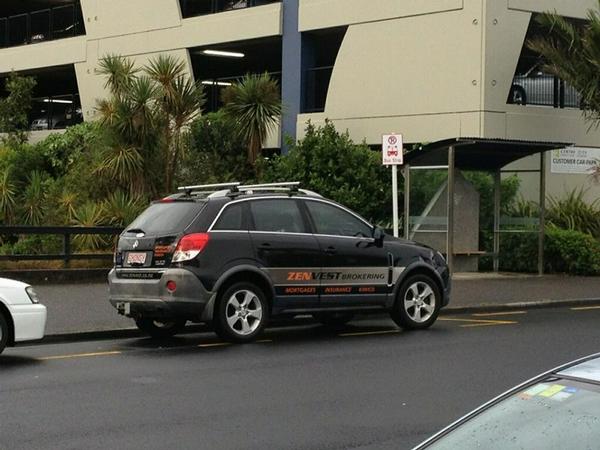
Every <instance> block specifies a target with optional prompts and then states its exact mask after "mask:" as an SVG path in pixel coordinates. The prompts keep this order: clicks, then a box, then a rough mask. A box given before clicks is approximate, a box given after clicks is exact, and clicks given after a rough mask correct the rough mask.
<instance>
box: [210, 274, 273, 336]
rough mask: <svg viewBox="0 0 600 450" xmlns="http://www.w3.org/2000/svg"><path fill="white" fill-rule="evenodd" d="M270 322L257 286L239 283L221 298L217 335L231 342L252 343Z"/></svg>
mask: <svg viewBox="0 0 600 450" xmlns="http://www.w3.org/2000/svg"><path fill="white" fill-rule="evenodd" d="M268 319H269V305H268V303H267V298H266V296H265V294H264V292H263V291H262V290H261V289H260V288H259V287H258V286H256V285H254V284H253V283H246V282H240V283H235V284H233V285H232V286H230V287H229V288H227V289H226V290H225V291H224V292H223V294H222V295H221V296H220V297H219V302H218V305H217V308H216V311H215V319H214V322H215V331H216V332H217V334H218V335H219V336H221V337H222V338H223V339H225V340H228V341H233V342H240V343H244V342H250V341H252V340H254V339H255V338H256V336H258V335H259V334H260V333H261V332H262V330H263V329H264V327H265V325H266V324H267V321H268Z"/></svg>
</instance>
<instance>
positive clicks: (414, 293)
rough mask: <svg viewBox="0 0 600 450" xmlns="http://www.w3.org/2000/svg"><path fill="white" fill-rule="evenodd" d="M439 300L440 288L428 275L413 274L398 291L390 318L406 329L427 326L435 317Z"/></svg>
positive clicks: (438, 309)
mask: <svg viewBox="0 0 600 450" xmlns="http://www.w3.org/2000/svg"><path fill="white" fill-rule="evenodd" d="M441 302H442V295H441V292H440V288H439V287H438V285H437V283H436V282H435V281H434V280H433V279H432V278H431V277H430V276H428V275H424V274H417V275H413V276H411V277H408V279H407V280H406V281H404V283H403V284H402V287H401V288H400V292H398V297H397V298H396V302H395V304H394V308H393V310H392V319H393V320H394V322H396V323H397V324H398V325H399V326H400V327H402V328H405V329H407V330H417V329H423V328H428V327H430V326H431V325H432V324H433V322H435V320H436V319H437V316H438V314H439V312H440V307H441Z"/></svg>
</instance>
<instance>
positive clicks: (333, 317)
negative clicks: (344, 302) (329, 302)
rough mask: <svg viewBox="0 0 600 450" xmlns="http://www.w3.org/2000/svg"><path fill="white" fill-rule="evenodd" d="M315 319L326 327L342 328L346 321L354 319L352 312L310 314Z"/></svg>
mask: <svg viewBox="0 0 600 450" xmlns="http://www.w3.org/2000/svg"><path fill="white" fill-rule="evenodd" d="M312 316H313V317H314V318H315V320H316V321H317V322H319V323H321V324H323V325H325V326H326V327H328V328H333V329H337V328H343V327H344V326H345V325H346V324H347V323H348V322H350V321H351V320H352V319H354V314H353V313H350V312H337V313H327V312H319V313H313V315H312Z"/></svg>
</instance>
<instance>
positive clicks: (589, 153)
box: [551, 147, 600, 174]
mask: <svg viewBox="0 0 600 450" xmlns="http://www.w3.org/2000/svg"><path fill="white" fill-rule="evenodd" d="M599 164H600V149H597V148H584V147H569V148H564V149H562V150H552V153H551V170H552V173H572V174H589V173H591V172H592V170H593V169H594V167H596V166H597V165H599Z"/></svg>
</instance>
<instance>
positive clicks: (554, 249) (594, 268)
mask: <svg viewBox="0 0 600 450" xmlns="http://www.w3.org/2000/svg"><path fill="white" fill-rule="evenodd" d="M547 236H548V238H547V240H546V243H545V246H544V248H545V252H546V254H545V258H546V268H547V270H548V272H556V273H568V274H572V275H598V274H600V242H598V241H597V240H596V239H594V238H593V237H592V236H590V235H589V234H585V233H582V232H580V231H574V230H561V229H560V228H555V227H551V228H548V230H547Z"/></svg>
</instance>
